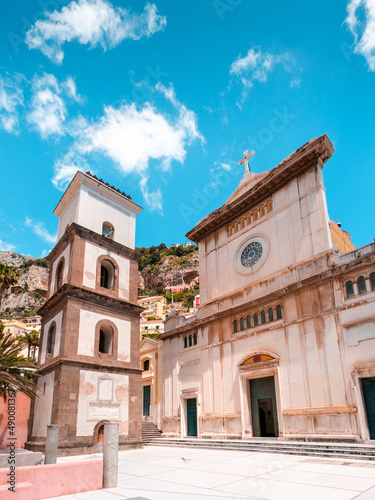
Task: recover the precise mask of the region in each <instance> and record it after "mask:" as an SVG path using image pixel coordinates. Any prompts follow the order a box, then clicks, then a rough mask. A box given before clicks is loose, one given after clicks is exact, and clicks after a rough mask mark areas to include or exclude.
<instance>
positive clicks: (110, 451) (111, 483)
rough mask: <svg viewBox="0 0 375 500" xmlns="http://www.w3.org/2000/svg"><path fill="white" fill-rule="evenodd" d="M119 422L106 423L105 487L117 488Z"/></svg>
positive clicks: (104, 450)
mask: <svg viewBox="0 0 375 500" xmlns="http://www.w3.org/2000/svg"><path fill="white" fill-rule="evenodd" d="M118 440H119V430H118V423H116V422H105V423H104V440H103V488H115V487H116V486H117V475H118Z"/></svg>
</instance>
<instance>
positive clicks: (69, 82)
mask: <svg viewBox="0 0 375 500" xmlns="http://www.w3.org/2000/svg"><path fill="white" fill-rule="evenodd" d="M61 87H62V88H63V89H64V90H65V92H66V94H67V96H68V97H70V98H71V99H73V101H76V102H82V100H83V99H82V96H80V95H79V94H78V92H77V86H76V82H75V81H74V80H73V78H72V77H71V76H68V77H67V78H66V80H65V81H64V82H63V83H62V84H61Z"/></svg>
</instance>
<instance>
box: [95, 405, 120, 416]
mask: <svg viewBox="0 0 375 500" xmlns="http://www.w3.org/2000/svg"><path fill="white" fill-rule="evenodd" d="M119 417H120V405H119V404H116V403H109V404H105V403H90V404H89V414H88V419H89V420H103V419H112V420H113V419H116V420H118V419H119Z"/></svg>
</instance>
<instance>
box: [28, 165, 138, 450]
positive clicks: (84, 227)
mask: <svg viewBox="0 0 375 500" xmlns="http://www.w3.org/2000/svg"><path fill="white" fill-rule="evenodd" d="M140 211H141V207H139V206H138V205H137V204H136V203H134V202H133V201H132V200H131V198H130V197H129V196H126V195H125V193H122V192H120V191H119V190H116V189H115V188H113V187H112V186H109V184H105V183H104V182H103V181H102V180H101V179H97V178H96V177H95V176H92V175H91V174H90V173H89V172H88V173H83V172H78V173H77V174H76V175H75V177H74V179H73V180H72V182H71V183H70V185H69V187H68V189H67V190H66V192H65V194H64V195H63V197H62V199H61V200H60V202H59V204H58V205H57V207H56V209H55V211H54V213H55V215H57V216H58V217H59V228H58V237H57V240H58V242H57V244H56V246H55V248H54V249H53V250H52V252H51V253H50V255H49V256H48V259H49V260H50V264H51V265H50V269H51V272H50V280H49V291H48V300H47V302H46V303H45V304H44V306H43V307H42V309H41V311H40V312H41V314H42V316H43V319H42V327H41V338H40V350H39V360H38V372H37V375H38V387H39V396H38V397H37V398H36V400H35V404H34V409H33V414H32V429H31V436H30V439H29V442H28V443H27V445H28V448H30V449H33V450H44V446H45V440H46V435H47V425H49V424H57V425H59V426H60V429H59V454H61V455H63V454H74V453H89V452H93V451H98V450H100V449H101V446H102V445H101V443H102V439H103V430H104V427H103V425H104V422H105V421H108V420H110V421H115V422H118V423H119V433H120V448H127V447H139V446H142V438H141V412H142V372H141V370H140V364H139V356H140V353H139V328H140V319H139V317H140V313H141V311H142V308H141V307H139V306H138V305H137V289H138V264H137V257H136V252H135V250H134V246H135V223H136V216H137V214H138V213H139V212H140Z"/></svg>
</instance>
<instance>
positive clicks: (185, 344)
mask: <svg viewBox="0 0 375 500" xmlns="http://www.w3.org/2000/svg"><path fill="white" fill-rule="evenodd" d="M187 342H188V341H187V337H184V348H186V347H187V346H188V345H187Z"/></svg>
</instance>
